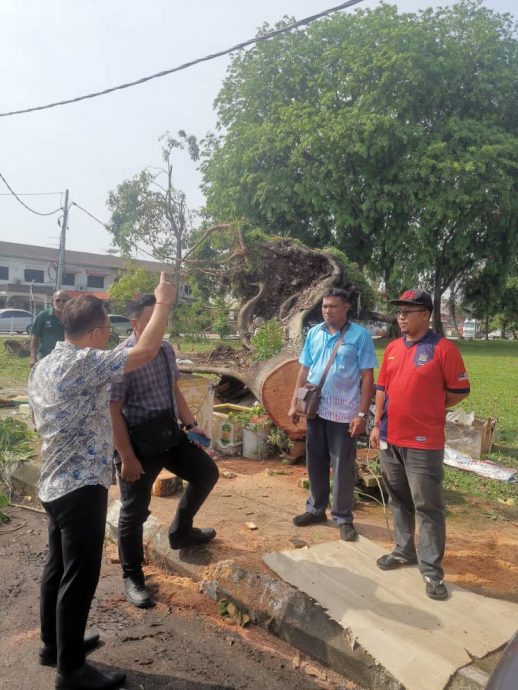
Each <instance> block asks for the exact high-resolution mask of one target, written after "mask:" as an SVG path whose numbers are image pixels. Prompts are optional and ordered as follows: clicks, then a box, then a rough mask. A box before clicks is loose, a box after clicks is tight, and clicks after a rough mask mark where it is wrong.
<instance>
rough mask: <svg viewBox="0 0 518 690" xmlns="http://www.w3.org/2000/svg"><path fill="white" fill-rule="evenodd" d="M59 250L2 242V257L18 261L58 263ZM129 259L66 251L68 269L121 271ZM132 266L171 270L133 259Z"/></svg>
mask: <svg viewBox="0 0 518 690" xmlns="http://www.w3.org/2000/svg"><path fill="white" fill-rule="evenodd" d="M58 253H59V250H58V248H57V247H35V246H34V245H32V244H18V243H16V242H0V256H6V257H13V258H17V259H36V260H40V261H41V260H43V261H51V262H55V263H57V261H58ZM127 261H128V260H127V259H123V258H121V257H120V256H112V255H111V254H90V253H89V252H74V251H70V250H69V249H66V250H65V265H66V267H67V268H68V269H70V268H72V267H73V266H78V267H85V268H86V267H88V268H93V267H95V268H104V269H121V268H126V267H127ZM131 262H132V264H134V265H136V266H137V267H138V268H144V269H146V270H147V271H152V272H153V273H159V272H160V271H167V270H171V268H170V266H168V265H167V264H162V263H159V262H158V261H143V260H142V259H131Z"/></svg>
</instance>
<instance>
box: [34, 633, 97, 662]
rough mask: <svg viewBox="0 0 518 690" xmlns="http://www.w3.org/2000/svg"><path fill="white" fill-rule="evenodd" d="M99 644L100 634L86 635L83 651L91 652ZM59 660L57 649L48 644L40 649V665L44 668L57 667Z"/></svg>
mask: <svg viewBox="0 0 518 690" xmlns="http://www.w3.org/2000/svg"><path fill="white" fill-rule="evenodd" d="M98 644H99V635H98V633H91V634H90V635H85V639H84V640H83V649H84V652H85V654H87V653H88V652H91V651H92V649H95V648H96V647H97V645H98ZM57 660H58V652H57V649H56V648H55V647H51V646H50V645H48V644H44V645H42V646H41V647H40V664H41V665H42V666H55V665H56V663H57Z"/></svg>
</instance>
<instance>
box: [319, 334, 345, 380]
mask: <svg viewBox="0 0 518 690" xmlns="http://www.w3.org/2000/svg"><path fill="white" fill-rule="evenodd" d="M349 325H350V324H349V321H347V322H346V324H345V326H344V327H343V329H342V330H341V331H340V335H339V336H338V339H337V341H336V343H335V346H334V348H333V351H332V352H331V355H330V357H329V359H328V361H327V364H326V368H325V369H324V372H323V374H322V378H321V379H320V382H319V384H318V386H317V391H318V392H319V393H320V392H321V391H322V388H323V387H324V383H325V381H326V377H327V375H328V373H329V369H331V364H332V363H333V362H334V360H335V357H336V353H337V352H338V348H339V347H340V345H341V341H342V342H343V339H344V337H345V334H346V333H347V331H348V330H349Z"/></svg>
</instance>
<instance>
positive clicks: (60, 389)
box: [29, 342, 128, 503]
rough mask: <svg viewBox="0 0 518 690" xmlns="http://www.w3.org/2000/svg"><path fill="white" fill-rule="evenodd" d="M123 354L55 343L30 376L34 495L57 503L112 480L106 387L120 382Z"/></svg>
mask: <svg viewBox="0 0 518 690" xmlns="http://www.w3.org/2000/svg"><path fill="white" fill-rule="evenodd" d="M127 357H128V351H127V350H96V349H94V348H79V347H77V346H75V345H72V344H71V343H67V342H58V343H57V345H56V347H55V349H54V350H53V351H52V352H51V353H50V354H49V355H48V356H47V357H45V359H42V360H41V361H40V362H39V363H38V364H37V365H36V366H35V367H34V368H33V369H32V371H31V375H30V378H29V401H30V405H31V408H32V410H33V413H34V421H35V424H36V431H37V432H38V434H39V436H40V437H41V439H42V442H43V443H42V448H41V460H42V469H41V474H40V479H39V482H38V495H39V497H40V500H41V501H43V502H44V503H48V502H49V501H55V500H56V499H58V498H61V497H62V496H65V495H66V494H69V493H71V492H72V491H75V490H76V489H80V488H82V487H83V486H92V485H97V484H100V485H101V486H104V487H106V488H108V487H109V486H110V484H111V478H112V452H113V441H112V425H111V418H110V411H109V384H110V383H111V382H115V381H120V380H122V377H123V374H124V367H125V364H126V360H127Z"/></svg>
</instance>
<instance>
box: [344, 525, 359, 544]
mask: <svg viewBox="0 0 518 690" xmlns="http://www.w3.org/2000/svg"><path fill="white" fill-rule="evenodd" d="M340 539H343V541H356V540H357V539H358V532H357V531H356V529H355V528H354V525H347V524H345V523H344V524H342V525H340Z"/></svg>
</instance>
